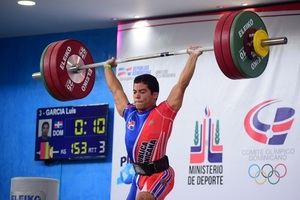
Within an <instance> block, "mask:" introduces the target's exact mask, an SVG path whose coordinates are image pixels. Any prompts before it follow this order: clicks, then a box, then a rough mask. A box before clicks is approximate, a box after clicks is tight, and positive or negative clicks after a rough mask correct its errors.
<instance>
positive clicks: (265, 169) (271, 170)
mask: <svg viewBox="0 0 300 200" xmlns="http://www.w3.org/2000/svg"><path fill="white" fill-rule="evenodd" d="M286 174H287V167H286V166H285V164H283V163H279V164H277V165H276V166H275V167H273V166H272V165H271V164H264V165H263V166H262V167H261V168H260V166H259V165H257V164H252V165H250V166H249V168H248V175H249V176H250V177H251V178H253V179H254V180H255V182H256V183H257V184H259V185H262V184H264V183H266V181H267V180H268V182H269V183H270V184H272V185H275V184H277V183H278V182H279V181H280V179H281V178H283V177H285V175H286Z"/></svg>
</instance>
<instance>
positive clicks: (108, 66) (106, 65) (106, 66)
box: [103, 63, 112, 69]
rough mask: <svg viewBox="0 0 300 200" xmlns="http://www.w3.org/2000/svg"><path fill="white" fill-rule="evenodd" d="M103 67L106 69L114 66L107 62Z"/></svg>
mask: <svg viewBox="0 0 300 200" xmlns="http://www.w3.org/2000/svg"><path fill="white" fill-rule="evenodd" d="M103 67H104V69H106V68H107V69H111V68H112V66H111V65H110V64H108V63H105V64H104V65H103Z"/></svg>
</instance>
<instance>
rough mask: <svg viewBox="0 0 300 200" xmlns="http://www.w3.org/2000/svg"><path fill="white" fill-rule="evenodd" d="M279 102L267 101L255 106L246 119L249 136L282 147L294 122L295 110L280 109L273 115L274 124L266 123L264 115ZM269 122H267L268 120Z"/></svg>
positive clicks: (288, 108) (289, 108)
mask: <svg viewBox="0 0 300 200" xmlns="http://www.w3.org/2000/svg"><path fill="white" fill-rule="evenodd" d="M277 102H278V101H277V100H267V101H264V102H262V103H260V104H258V105H256V106H254V107H253V108H252V109H251V110H250V111H249V112H248V113H247V115H246V117H245V119H244V127H245V130H246V132H247V134H248V135H249V136H250V137H251V138H252V139H253V140H255V141H257V142H260V143H263V144H269V145H282V144H284V141H285V139H286V137H287V134H288V131H289V130H290V128H291V126H292V124H293V121H294V118H293V117H294V114H295V110H294V109H293V108H291V107H278V108H276V111H275V112H274V113H272V114H271V116H274V119H273V120H272V122H269V123H268V122H265V121H264V118H263V117H261V116H260V115H262V113H263V112H264V111H265V110H266V108H267V107H268V106H270V105H271V104H274V103H277ZM266 121H267V120H266Z"/></svg>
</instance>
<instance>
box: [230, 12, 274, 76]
mask: <svg viewBox="0 0 300 200" xmlns="http://www.w3.org/2000/svg"><path fill="white" fill-rule="evenodd" d="M249 28H253V29H256V30H259V29H262V30H264V31H265V32H266V33H267V30H266V26H265V24H264V22H263V21H262V19H261V18H260V17H259V16H258V15H257V14H256V13H254V12H252V11H244V12H240V13H239V14H238V15H237V16H236V17H235V18H234V20H233V23H232V27H231V30H230V50H231V54H232V58H233V62H234V64H235V65H236V66H237V67H238V69H239V70H240V71H241V73H242V74H243V75H244V76H245V77H247V78H256V77H258V76H260V75H261V74H262V73H263V72H264V70H265V68H266V66H267V63H268V60H269V55H267V56H265V57H263V58H262V57H258V56H256V57H254V58H253V59H249V58H248V57H247V56H246V53H245V50H244V45H243V37H244V34H245V32H246V31H247V30H248V29H249Z"/></svg>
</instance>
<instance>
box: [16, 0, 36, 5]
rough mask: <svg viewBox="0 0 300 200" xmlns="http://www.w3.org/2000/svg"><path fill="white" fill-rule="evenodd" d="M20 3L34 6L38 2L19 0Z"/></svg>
mask: <svg viewBox="0 0 300 200" xmlns="http://www.w3.org/2000/svg"><path fill="white" fill-rule="evenodd" d="M18 4H19V5H22V6H34V5H35V4H36V3H35V2H34V1H18Z"/></svg>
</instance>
